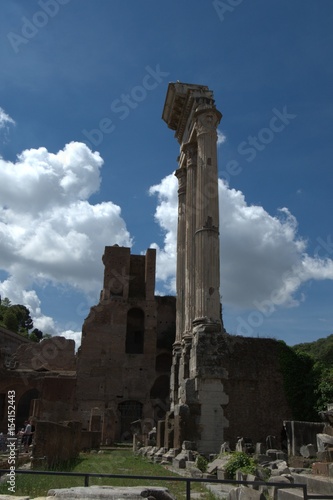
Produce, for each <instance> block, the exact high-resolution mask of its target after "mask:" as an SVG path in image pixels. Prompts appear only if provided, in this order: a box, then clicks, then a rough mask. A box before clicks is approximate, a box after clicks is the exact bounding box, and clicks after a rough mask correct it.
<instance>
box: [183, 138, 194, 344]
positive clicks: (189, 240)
mask: <svg viewBox="0 0 333 500" xmlns="http://www.w3.org/2000/svg"><path fill="white" fill-rule="evenodd" d="M182 149H183V151H184V153H185V156H186V168H187V176H186V180H187V182H186V186H187V188H186V224H185V233H186V234H185V238H186V248H185V332H184V333H185V336H190V335H192V322H193V319H194V304H195V272H194V269H195V241H194V232H195V219H196V169H197V144H196V142H189V143H186V144H184V145H183V147H182Z"/></svg>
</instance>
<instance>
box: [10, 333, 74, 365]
mask: <svg viewBox="0 0 333 500" xmlns="http://www.w3.org/2000/svg"><path fill="white" fill-rule="evenodd" d="M12 359H13V361H14V363H15V366H16V368H19V369H23V370H27V369H28V370H44V371H45V370H49V371H50V370H56V371H73V370H75V368H76V357H75V342H74V340H69V339H66V338H65V337H51V338H49V339H43V340H42V341H41V342H39V343H36V342H32V343H29V344H22V345H20V346H19V347H18V349H17V350H16V352H15V354H14V356H13V357H12Z"/></svg>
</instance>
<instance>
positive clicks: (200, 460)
mask: <svg viewBox="0 0 333 500" xmlns="http://www.w3.org/2000/svg"><path fill="white" fill-rule="evenodd" d="M207 465H208V460H207V459H206V458H205V457H203V456H202V455H198V456H197V458H196V460H195V466H196V467H198V469H199V470H201V472H206V470H207Z"/></svg>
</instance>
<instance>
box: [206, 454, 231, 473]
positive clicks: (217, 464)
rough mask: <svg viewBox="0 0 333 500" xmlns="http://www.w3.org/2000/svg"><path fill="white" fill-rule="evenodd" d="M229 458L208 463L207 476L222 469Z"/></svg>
mask: <svg viewBox="0 0 333 500" xmlns="http://www.w3.org/2000/svg"><path fill="white" fill-rule="evenodd" d="M229 458H230V457H226V458H216V459H215V460H213V462H211V463H209V464H208V466H207V472H208V474H215V473H216V471H217V469H218V468H221V467H223V466H224V465H225V464H226V463H227V462H228V460H229Z"/></svg>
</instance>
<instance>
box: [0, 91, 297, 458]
mask: <svg viewBox="0 0 333 500" xmlns="http://www.w3.org/2000/svg"><path fill="white" fill-rule="evenodd" d="M221 117H222V115H221V113H220V112H219V111H218V110H217V109H216V107H215V103H214V98H213V92H212V91H211V90H209V88H208V87H206V86H203V85H192V84H186V83H180V82H176V83H170V84H169V86H168V90H167V95H166V100H165V104H164V109H163V120H164V121H165V122H166V123H167V125H168V126H169V128H170V129H171V130H174V131H175V136H176V139H177V140H178V143H179V145H180V155H179V159H178V168H177V170H176V176H177V178H178V183H179V190H178V197H179V210H178V241H177V285H176V286H177V297H176V298H175V297H169V296H165V297H161V296H157V295H155V263H156V255H155V250H154V249H148V250H147V252H146V255H132V254H131V251H130V249H129V248H124V247H119V246H117V245H114V246H106V247H105V251H104V255H103V258H102V259H103V264H104V281H103V284H102V292H101V295H100V297H99V300H98V303H97V304H96V305H95V306H93V307H92V308H91V310H90V313H89V315H88V317H87V318H86V320H85V321H84V324H83V328H82V344H81V347H80V348H79V351H78V353H75V352H74V345H73V342H72V341H69V340H66V339H60V338H59V337H53V338H50V339H47V340H43V341H42V342H41V343H40V344H31V342H27V341H26V339H23V338H22V342H21V344H22V345H20V347H19V348H18V349H17V343H19V339H18V337H19V336H17V335H16V334H13V335H12V336H11V335H8V334H6V336H4V337H3V339H4V345H3V346H1V365H0V432H1V431H2V432H5V431H6V429H7V415H6V412H5V408H6V404H7V399H6V398H7V394H8V391H10V390H15V391H16V398H17V409H18V410H17V416H16V417H17V424H18V425H21V422H22V423H23V421H24V420H25V419H26V418H27V417H29V416H30V415H32V416H34V417H35V418H36V420H37V421H47V422H55V423H57V424H59V423H61V422H65V423H66V422H67V424H65V425H68V422H78V423H80V426H81V429H82V432H85V433H90V434H89V435H88V434H86V436H88V437H89V436H94V439H93V437H91V440H92V441H94V440H95V439H96V433H98V436H99V439H100V442H101V443H103V444H109V443H113V442H119V441H122V440H130V439H132V434H133V431H134V427H133V422H136V423H135V429H137V426H138V425H139V426H140V429H141V433H142V434H143V435H144V436H146V437H147V436H148V433H149V432H150V431H151V430H152V428H153V427H157V437H156V439H157V444H158V446H160V447H163V448H165V449H170V448H173V449H178V450H179V449H180V448H181V445H182V443H183V442H184V441H185V442H194V443H195V446H196V447H197V449H198V451H199V452H200V453H202V454H206V455H207V454H209V453H216V452H218V451H219V449H220V446H221V444H222V443H223V442H225V441H229V442H230V446H231V447H234V446H235V444H236V442H237V440H238V438H239V436H243V437H251V439H252V440H253V442H262V441H264V440H265V438H266V436H268V435H274V436H277V437H278V438H279V436H280V433H281V430H282V422H283V420H292V410H291V408H290V405H289V403H288V400H287V397H286V394H285V388H284V377H283V373H282V371H281V365H280V356H281V349H283V346H281V344H280V343H278V342H277V341H276V340H273V339H269V338H266V339H262V338H246V337H241V336H236V335H230V334H228V333H227V332H226V331H225V328H224V325H223V320H222V307H221V303H220V302H221V300H220V293H219V286H220V282H219V281H220V271H219V254H220V252H219V210H218V177H217V148H216V142H217V132H216V129H217V126H218V123H219V121H220V119H221ZM13 336H14V337H15V339H14V337H13ZM10 338H11V339H12V340H11V341H10V342H9V340H8V341H7V340H6V339H10ZM13 339H14V340H13ZM37 429H38V424H37ZM57 432H59V433H60V432H62V433H63V435H64V436H65V437H64V439H67V438H66V436H67V433H68V429H66V430H63V429H62V428H61V429H59V430H58V431H57ZM88 437H87V438H85V439H86V441H87V440H88V442H89V439H90V438H89V439H88ZM92 441H91V442H92ZM94 442H95V441H94Z"/></svg>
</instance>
